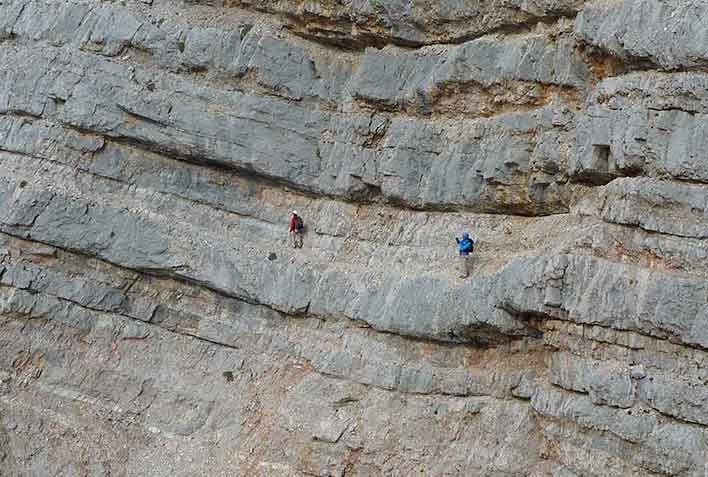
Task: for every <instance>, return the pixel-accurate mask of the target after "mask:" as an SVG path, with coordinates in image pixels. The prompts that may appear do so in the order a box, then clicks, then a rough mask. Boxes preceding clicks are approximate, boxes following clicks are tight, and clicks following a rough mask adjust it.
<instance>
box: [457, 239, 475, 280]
mask: <svg viewBox="0 0 708 477" xmlns="http://www.w3.org/2000/svg"><path fill="white" fill-rule="evenodd" d="M455 241H456V242H457V248H458V249H459V250H460V262H461V263H460V268H461V269H462V270H461V275H460V278H467V277H469V276H470V268H471V267H470V254H471V253H472V252H473V251H474V241H473V240H472V239H471V238H470V234H469V233H467V232H465V233H463V234H462V240H460V239H459V238H457V237H455Z"/></svg>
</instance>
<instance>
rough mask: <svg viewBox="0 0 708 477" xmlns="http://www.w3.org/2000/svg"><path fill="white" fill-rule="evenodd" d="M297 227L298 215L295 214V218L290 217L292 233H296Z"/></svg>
mask: <svg viewBox="0 0 708 477" xmlns="http://www.w3.org/2000/svg"><path fill="white" fill-rule="evenodd" d="M296 225H297V215H295V214H293V216H292V217H290V232H294V231H295V226H296Z"/></svg>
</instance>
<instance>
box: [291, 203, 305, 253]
mask: <svg viewBox="0 0 708 477" xmlns="http://www.w3.org/2000/svg"><path fill="white" fill-rule="evenodd" d="M288 233H289V235H290V240H291V243H292V246H293V248H302V236H303V234H304V233H305V224H304V223H303V221H302V217H300V216H299V215H298V214H297V210H293V215H292V216H291V217H290V229H289V230H288Z"/></svg>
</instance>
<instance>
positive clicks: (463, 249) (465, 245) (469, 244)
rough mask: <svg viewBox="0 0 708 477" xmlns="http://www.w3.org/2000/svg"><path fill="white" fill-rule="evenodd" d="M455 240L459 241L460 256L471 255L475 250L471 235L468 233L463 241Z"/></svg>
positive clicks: (463, 237)
mask: <svg viewBox="0 0 708 477" xmlns="http://www.w3.org/2000/svg"><path fill="white" fill-rule="evenodd" d="M455 240H457V247H458V248H459V249H460V255H469V254H470V252H471V251H472V250H473V249H474V242H473V241H472V239H471V238H470V234H468V233H467V232H465V233H464V234H462V240H460V239H455Z"/></svg>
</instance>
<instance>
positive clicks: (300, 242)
mask: <svg viewBox="0 0 708 477" xmlns="http://www.w3.org/2000/svg"><path fill="white" fill-rule="evenodd" d="M297 243H298V245H297V246H298V248H302V232H298V233H297Z"/></svg>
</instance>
